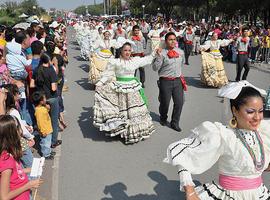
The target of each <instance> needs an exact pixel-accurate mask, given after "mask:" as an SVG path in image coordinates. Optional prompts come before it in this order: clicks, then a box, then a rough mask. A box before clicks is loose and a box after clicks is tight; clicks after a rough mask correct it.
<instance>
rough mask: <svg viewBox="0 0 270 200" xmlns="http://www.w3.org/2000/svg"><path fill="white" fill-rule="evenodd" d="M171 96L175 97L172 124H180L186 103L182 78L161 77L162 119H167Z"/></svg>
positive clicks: (160, 111) (160, 110)
mask: <svg viewBox="0 0 270 200" xmlns="http://www.w3.org/2000/svg"><path fill="white" fill-rule="evenodd" d="M171 98H172V99H173V103H174V104H173V113H172V120H171V123H172V124H176V125H178V124H179V121H180V115H181V112H182V107H183V104H184V91H183V86H182V83H181V80H180V78H177V79H175V80H165V79H163V78H160V79H159V100H160V106H159V113H160V121H167V118H168V109H169V105H170V101H171Z"/></svg>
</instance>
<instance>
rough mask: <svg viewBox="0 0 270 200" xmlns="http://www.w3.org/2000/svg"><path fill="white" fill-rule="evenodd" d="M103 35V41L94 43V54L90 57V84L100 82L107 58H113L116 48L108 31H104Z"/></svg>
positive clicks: (115, 43)
mask: <svg viewBox="0 0 270 200" xmlns="http://www.w3.org/2000/svg"><path fill="white" fill-rule="evenodd" d="M103 35H104V36H103V39H101V40H97V41H96V42H95V43H94V49H95V53H94V54H93V55H92V56H91V57H90V67H89V82H90V83H91V84H95V83H97V81H99V80H100V78H101V73H102V72H103V71H104V70H105V69H106V66H107V63H108V60H109V58H111V57H112V56H113V53H112V52H114V51H115V49H116V48H118V46H117V42H116V40H114V39H111V33H110V32H109V31H107V30H106V31H104V33H103Z"/></svg>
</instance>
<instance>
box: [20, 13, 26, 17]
mask: <svg viewBox="0 0 270 200" xmlns="http://www.w3.org/2000/svg"><path fill="white" fill-rule="evenodd" d="M26 17H28V15H26V14H24V13H23V14H21V15H20V16H19V18H26Z"/></svg>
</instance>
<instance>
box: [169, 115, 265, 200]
mask: <svg viewBox="0 0 270 200" xmlns="http://www.w3.org/2000/svg"><path fill="white" fill-rule="evenodd" d="M241 132H242V133H243V132H244V134H243V137H244V139H245V140H246V142H247V143H248V144H249V146H250V147H251V148H252V149H253V151H254V153H255V156H256V158H261V153H260V148H259V142H258V140H257V138H256V136H255V133H254V132H252V131H245V130H242V131H241ZM258 133H259V134H260V137H261V139H262V141H263V147H264V152H265V165H264V167H263V169H262V170H260V171H258V170H257V169H256V168H255V165H254V163H253V159H252V157H251V156H250V154H249V152H248V150H247V149H246V148H245V146H244V145H243V143H242V142H241V140H240V139H239V138H238V137H237V133H236V132H235V130H233V129H230V128H227V127H226V126H224V125H222V124H220V123H217V122H216V123H211V122H208V121H207V122H204V123H202V124H201V125H200V126H198V127H197V128H195V129H194V130H193V134H192V135H191V136H190V137H189V138H185V139H182V140H180V141H178V142H175V143H173V144H171V145H170V146H169V147H168V149H167V157H166V158H165V160H164V162H166V163H169V164H172V165H174V166H177V167H178V169H179V171H178V174H179V177H180V190H182V191H183V186H187V185H190V186H195V185H194V183H193V181H192V177H191V174H202V173H203V172H205V171H207V170H208V169H210V168H211V167H212V166H213V165H214V164H215V163H216V162H218V170H219V174H221V175H225V176H232V177H240V178H249V179H253V178H257V177H260V176H261V175H262V173H263V171H264V170H265V169H266V168H267V167H268V165H269V162H270V120H263V121H262V122H261V125H260V128H259V130H258ZM195 190H196V193H197V194H198V196H199V198H200V199H201V200H213V199H214V200H219V199H221V200H266V199H270V194H269V191H268V189H267V188H266V187H265V186H264V185H263V184H262V185H261V186H260V187H258V188H256V189H250V190H242V191H241V190H240V191H235V190H226V189H224V188H223V187H222V186H220V185H219V183H217V182H215V181H213V182H212V183H207V184H203V185H202V186H198V187H196V188H195Z"/></svg>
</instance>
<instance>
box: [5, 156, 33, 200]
mask: <svg viewBox="0 0 270 200" xmlns="http://www.w3.org/2000/svg"><path fill="white" fill-rule="evenodd" d="M7 169H11V171H12V172H11V177H10V185H9V187H10V191H12V190H15V189H17V188H20V187H22V186H23V185H25V184H26V183H27V182H28V177H27V175H26V173H24V171H23V167H22V164H21V163H19V162H17V161H16V160H15V159H14V158H13V156H12V155H10V154H9V153H7V152H6V151H4V152H2V154H1V156H0V174H1V173H2V172H3V171H5V170H7ZM0 178H1V176H0ZM13 200H30V190H27V191H25V192H23V193H21V194H20V195H19V196H17V197H15V198H14V199H13Z"/></svg>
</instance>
